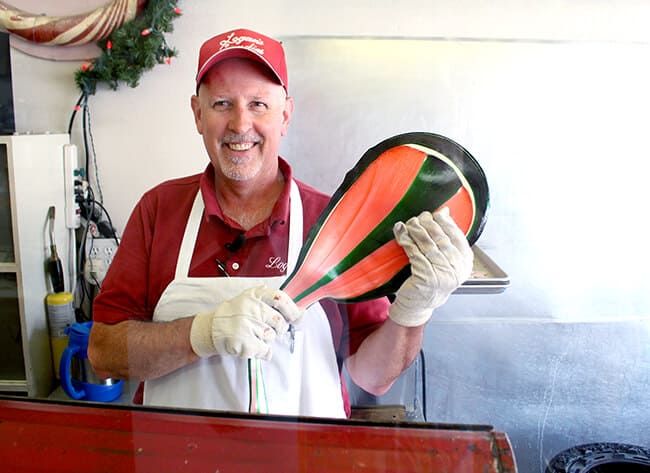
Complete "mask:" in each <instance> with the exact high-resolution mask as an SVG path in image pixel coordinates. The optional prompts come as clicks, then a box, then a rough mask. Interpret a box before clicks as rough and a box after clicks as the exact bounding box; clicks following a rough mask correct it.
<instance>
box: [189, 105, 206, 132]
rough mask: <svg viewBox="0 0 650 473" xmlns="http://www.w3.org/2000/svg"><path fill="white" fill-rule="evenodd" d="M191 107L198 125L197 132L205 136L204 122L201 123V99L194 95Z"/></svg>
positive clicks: (195, 122)
mask: <svg viewBox="0 0 650 473" xmlns="http://www.w3.org/2000/svg"><path fill="white" fill-rule="evenodd" d="M190 106H191V107H192V113H193V114H194V124H195V125H196V131H198V132H199V135H202V134H203V122H202V121H201V99H199V96H198V95H192V97H191V98H190Z"/></svg>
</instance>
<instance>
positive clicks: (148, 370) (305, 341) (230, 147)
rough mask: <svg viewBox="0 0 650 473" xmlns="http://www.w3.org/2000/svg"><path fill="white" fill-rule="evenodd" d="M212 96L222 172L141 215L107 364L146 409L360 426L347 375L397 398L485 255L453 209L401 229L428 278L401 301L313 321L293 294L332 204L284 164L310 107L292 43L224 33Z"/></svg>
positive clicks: (96, 328)
mask: <svg viewBox="0 0 650 473" xmlns="http://www.w3.org/2000/svg"><path fill="white" fill-rule="evenodd" d="M196 87H197V89H196V95H194V96H192V98H191V106H192V110H193V113H194V118H195V122H196V127H197V130H198V132H199V133H200V134H201V135H202V137H203V142H204V145H205V149H206V152H207V154H208V156H209V158H210V164H209V165H208V166H207V168H206V170H205V171H204V173H202V174H200V175H196V176H190V177H186V178H181V179H175V180H171V181H168V182H166V183H163V184H161V185H159V186H157V187H155V188H154V189H152V190H150V191H148V192H147V193H146V194H145V195H144V196H143V197H142V199H141V200H140V202H139V203H138V204H137V206H136V208H135V209H134V211H133V214H132V215H131V217H130V219H129V222H128V223H127V226H126V229H125V231H124V234H123V238H122V242H121V245H120V248H119V251H118V252H117V254H116V256H115V259H114V261H113V263H112V265H111V267H110V270H109V272H108V274H107V276H106V278H105V280H104V284H103V287H102V291H101V293H100V295H99V296H98V297H97V299H96V300H95V306H94V324H93V329H92V333H91V337H90V344H89V349H88V354H89V358H90V361H91V363H92V365H93V368H94V369H95V371H96V374H97V375H98V376H100V377H112V378H119V379H135V380H144V389H143V393H140V394H138V396H137V397H138V398H139V397H140V395H141V396H142V399H141V401H142V402H144V403H145V404H150V405H164V406H176V407H194V408H206V409H220V410H235V411H255V412H270V413H275V414H291V415H311V416H321V417H345V416H346V415H349V400H348V397H347V392H346V387H345V383H342V382H341V376H340V372H341V367H342V364H343V363H346V367H347V370H348V372H349V374H350V376H351V378H352V379H353V380H354V382H355V383H356V384H358V385H359V386H360V387H361V388H363V389H364V390H366V391H368V392H370V393H374V394H377V395H381V394H382V393H384V392H386V391H387V390H388V389H389V388H390V386H391V385H392V384H393V382H394V381H395V379H396V378H397V377H398V376H399V375H400V374H401V373H402V371H403V370H404V369H405V368H406V367H408V366H409V365H410V364H411V362H412V361H413V359H414V358H415V356H416V355H417V353H418V352H419V350H420V346H421V343H422V336H423V332H424V326H425V324H426V322H427V321H428V319H429V318H430V316H431V313H432V311H433V310H434V309H435V308H436V307H438V306H439V305H441V304H442V303H444V302H445V301H446V299H447V297H448V296H449V294H450V293H451V292H453V290H455V289H456V288H457V287H458V285H459V284H461V283H462V282H463V281H464V280H465V279H466V278H467V277H468V276H469V273H470V271H471V267H472V252H471V250H470V248H469V245H468V244H467V241H466V239H465V237H464V235H463V234H462V233H461V232H460V230H459V229H458V227H457V226H456V225H455V224H454V222H453V221H452V220H451V218H450V217H449V214H448V212H444V211H442V212H438V213H436V214H434V215H432V214H430V213H428V212H426V213H423V214H422V215H420V216H416V217H414V218H412V219H410V220H409V221H407V222H406V223H401V222H400V223H398V224H396V225H395V229H394V231H395V235H396V239H397V242H398V243H399V244H400V245H401V246H402V247H403V248H404V249H405V251H406V253H407V255H408V256H409V259H410V262H411V272H412V276H411V277H410V278H409V279H408V280H407V281H406V282H405V283H404V285H403V286H402V287H401V288H400V290H399V291H398V293H397V294H396V299H395V302H394V303H393V304H392V305H391V304H390V303H389V302H388V300H387V299H385V298H383V299H379V300H375V301H369V302H364V303H357V304H349V305H338V304H335V303H333V302H332V301H321V302H320V303H317V304H314V305H312V306H311V307H309V308H308V309H307V310H306V311H305V312H304V313H302V312H301V310H300V309H298V307H297V306H296V305H295V304H294V303H293V301H292V300H291V299H290V298H289V297H288V296H287V295H286V294H285V293H283V292H282V291H280V290H278V289H277V288H278V287H280V285H281V283H282V281H283V280H284V279H285V278H286V276H287V275H288V274H289V273H290V272H291V268H292V267H293V266H294V265H295V262H296V260H297V256H298V253H299V249H300V246H301V244H302V242H303V240H304V237H305V236H306V234H307V231H308V229H309V228H310V227H311V226H312V225H313V224H314V223H315V221H316V219H317V217H318V215H319V214H320V212H321V211H322V210H323V209H324V208H325V206H326V205H327V202H328V197H327V196H325V195H324V194H322V193H320V192H318V191H316V190H314V189H313V188H311V187H309V186H307V185H306V184H304V183H301V182H299V181H297V180H295V179H294V178H293V177H292V174H291V168H290V166H289V165H288V164H287V163H286V162H285V161H284V160H283V159H282V158H280V157H279V156H278V150H279V146H280V139H281V137H282V136H283V135H284V134H285V133H286V131H287V129H288V126H289V123H290V120H291V115H292V112H293V107H294V104H293V100H292V98H291V97H290V96H289V95H288V78H287V70H286V62H285V57H284V51H283V48H282V45H281V44H280V43H279V42H277V41H275V40H273V39H272V38H269V37H267V36H264V35H261V34H259V33H257V32H254V31H250V30H243V29H239V30H234V31H230V32H227V33H224V34H221V35H218V36H215V37H214V38H211V39H209V40H208V41H206V42H205V43H204V44H203V46H202V47H201V50H200V54H199V64H198V72H197V77H196ZM152 321H153V322H152ZM138 400H140V399H138Z"/></svg>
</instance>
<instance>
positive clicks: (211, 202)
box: [200, 156, 293, 237]
mask: <svg viewBox="0 0 650 473" xmlns="http://www.w3.org/2000/svg"><path fill="white" fill-rule="evenodd" d="M278 167H279V168H280V172H281V173H282V175H283V176H284V187H283V189H282V192H280V195H279V196H278V200H277V201H276V203H275V206H274V207H273V211H272V212H271V216H270V217H269V219H268V220H266V221H265V222H261V223H260V224H258V225H256V226H255V227H253V228H251V229H250V230H249V231H248V232H246V235H247V236H248V237H252V236H255V235H268V234H269V233H270V231H271V227H273V226H274V225H275V224H278V223H280V224H284V223H287V222H288V221H289V191H290V189H291V186H290V184H291V179H293V173H292V170H291V166H290V165H289V163H287V162H286V161H285V160H284V159H282V158H281V157H280V156H278ZM200 189H201V196H202V197H203V203H204V205H205V218H206V220H210V219H212V218H217V219H219V220H220V221H221V222H223V223H224V224H225V225H227V226H229V227H233V228H235V227H236V224H235V223H234V222H231V221H230V220H229V219H227V218H226V217H225V216H224V215H223V212H222V210H221V206H220V205H219V202H218V201H217V193H216V190H215V187H214V168H213V167H212V163H210V164H208V165H207V167H206V168H205V171H204V172H203V174H202V175H201V179H200ZM237 229H239V230H241V228H237Z"/></svg>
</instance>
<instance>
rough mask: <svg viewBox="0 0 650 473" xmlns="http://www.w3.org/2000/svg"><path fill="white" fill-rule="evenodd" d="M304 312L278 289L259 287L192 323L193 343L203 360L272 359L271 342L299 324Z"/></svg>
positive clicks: (203, 314) (200, 316) (204, 314)
mask: <svg viewBox="0 0 650 473" xmlns="http://www.w3.org/2000/svg"><path fill="white" fill-rule="evenodd" d="M302 313H303V311H302V310H301V309H299V308H298V306H296V304H295V303H294V302H293V300H292V299H291V298H290V297H289V296H288V295H287V294H286V293H285V292H283V291H281V290H279V289H270V288H268V287H266V286H258V287H254V288H251V289H247V290H246V291H244V292H242V293H241V294H239V295H238V296H237V297H235V298H233V299H230V300H228V301H226V302H223V303H222V304H221V305H219V306H218V307H217V308H216V310H214V311H213V312H206V313H202V314H198V315H196V316H195V317H194V320H193V321H192V328H191V330H190V343H191V345H192V350H194V353H196V354H197V355H199V356H200V357H208V356H212V355H216V354H219V355H235V356H240V357H242V358H261V359H264V360H270V359H271V342H272V341H273V340H275V337H276V336H277V335H280V334H283V333H285V332H286V331H287V330H288V329H289V324H291V323H296V322H298V321H299V319H300V317H301V316H302Z"/></svg>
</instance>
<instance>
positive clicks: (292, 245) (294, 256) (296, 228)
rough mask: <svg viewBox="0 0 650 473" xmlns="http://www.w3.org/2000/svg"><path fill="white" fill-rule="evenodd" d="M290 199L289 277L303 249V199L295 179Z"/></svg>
mask: <svg viewBox="0 0 650 473" xmlns="http://www.w3.org/2000/svg"><path fill="white" fill-rule="evenodd" d="M289 198H290V207H289V209H290V212H291V213H290V214H289V218H290V221H289V225H290V227H289V248H288V250H287V273H286V276H287V277H288V276H289V275H290V274H291V273H293V270H294V268H295V267H296V264H297V263H298V256H299V255H300V249H301V248H302V226H303V221H302V199H301V198H300V191H299V190H298V184H296V181H294V180H293V179H292V180H291V190H290V191H289Z"/></svg>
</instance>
